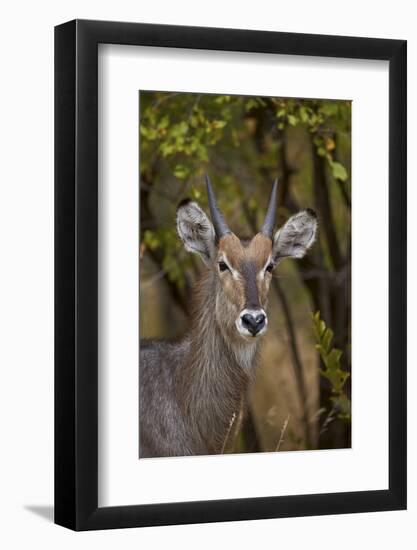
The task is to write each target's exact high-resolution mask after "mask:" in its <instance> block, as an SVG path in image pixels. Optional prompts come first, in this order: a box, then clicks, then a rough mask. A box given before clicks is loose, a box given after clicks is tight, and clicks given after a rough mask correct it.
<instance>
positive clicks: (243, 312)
mask: <svg viewBox="0 0 417 550" xmlns="http://www.w3.org/2000/svg"><path fill="white" fill-rule="evenodd" d="M273 195H274V196H275V194H274V193H273ZM215 216H216V212H215V211H214V212H213V210H212V218H213V217H214V219H213V222H215ZM272 223H273V222H272ZM222 224H224V225H222ZM215 227H216V228H215ZM215 227H214V226H213V224H212V223H211V222H210V220H209V218H208V217H207V216H206V214H205V213H204V211H203V210H202V209H201V208H200V207H199V206H198V204H197V203H195V202H191V201H184V202H183V203H181V204H180V206H179V207H178V210H177V230H178V234H179V236H180V238H181V239H182V241H183V242H184V245H185V248H186V249H187V250H189V251H190V252H196V253H198V254H199V255H200V256H201V257H202V259H203V261H204V262H205V263H206V265H208V266H209V267H210V268H211V269H212V270H213V271H214V273H215V276H216V278H217V285H216V288H217V292H216V295H215V296H213V304H215V307H216V317H217V321H218V323H219V324H221V325H224V326H225V327H228V328H230V327H233V330H235V331H237V332H236V333H235V334H237V335H239V336H240V337H242V338H244V339H245V340H250V341H253V339H254V338H256V337H259V336H261V335H263V334H264V333H265V332H266V329H267V326H268V317H267V313H266V306H267V299H268V292H269V287H270V284H271V278H272V272H273V270H274V269H275V267H276V266H277V265H278V263H279V262H280V260H281V259H283V258H286V257H294V258H301V257H303V256H304V254H305V253H306V251H307V249H308V248H309V247H310V246H311V245H312V244H313V242H314V239H315V235H316V230H317V220H316V215H315V213H314V212H313V211H312V210H304V211H302V212H299V213H298V214H296V215H294V216H292V217H291V218H290V219H289V220H288V221H287V223H286V224H285V225H284V226H283V227H282V228H281V229H279V230H278V231H276V232H275V233H273V232H272V226H271V230H270V231H269V230H268V231H267V232H266V231H261V232H260V233H257V234H256V235H255V236H254V237H253V238H252V239H251V240H250V241H242V240H240V239H239V238H238V237H237V236H236V235H235V234H234V233H232V232H231V231H230V230H229V229H228V227H227V226H226V225H225V223H224V220H223V219H221V220H220V226H219V222H218V223H217V224H216V225H215ZM219 227H220V228H219ZM264 228H265V224H264ZM264 228H263V229H264ZM216 229H217V230H216ZM219 233H220V234H219Z"/></svg>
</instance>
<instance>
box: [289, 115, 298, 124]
mask: <svg viewBox="0 0 417 550" xmlns="http://www.w3.org/2000/svg"><path fill="white" fill-rule="evenodd" d="M287 120H288V123H289V124H291V126H297V124H298V118H297V117H296V116H294V115H288V116H287Z"/></svg>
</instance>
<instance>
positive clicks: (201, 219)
mask: <svg viewBox="0 0 417 550" xmlns="http://www.w3.org/2000/svg"><path fill="white" fill-rule="evenodd" d="M177 232H178V236H179V237H180V239H181V240H182V242H183V243H184V246H185V249H186V250H188V251H189V252H194V253H196V254H199V255H200V256H201V257H202V259H203V260H204V262H205V263H208V262H209V260H210V259H211V258H213V257H214V246H215V245H214V239H215V236H214V229H213V225H212V223H211V222H210V220H209V219H208V217H207V215H206V214H205V212H204V211H203V210H202V209H201V208H200V206H199V205H198V204H197V203H196V202H194V201H191V200H190V199H185V200H183V201H181V202H180V204H179V205H178V208H177Z"/></svg>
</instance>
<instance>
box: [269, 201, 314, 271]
mask: <svg viewBox="0 0 417 550" xmlns="http://www.w3.org/2000/svg"><path fill="white" fill-rule="evenodd" d="M316 233H317V215H316V213H315V212H314V210H311V209H310V208H309V209H307V210H302V211H301V212H298V213H297V214H295V215H294V216H291V218H290V219H289V220H288V221H287V222H286V223H285V225H284V226H283V227H281V229H279V230H278V231H277V232H276V233H275V236H274V242H273V258H274V261H275V262H277V261H279V260H280V259H283V258H287V257H292V258H302V257H303V256H304V255H305V254H306V252H307V250H308V249H309V248H310V247H311V246H312V244H313V243H314V241H315V239H316Z"/></svg>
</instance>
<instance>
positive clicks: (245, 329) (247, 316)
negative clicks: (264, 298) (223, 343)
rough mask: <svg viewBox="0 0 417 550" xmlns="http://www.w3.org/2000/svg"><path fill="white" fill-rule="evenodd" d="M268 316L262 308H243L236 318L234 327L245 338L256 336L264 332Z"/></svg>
mask: <svg viewBox="0 0 417 550" xmlns="http://www.w3.org/2000/svg"><path fill="white" fill-rule="evenodd" d="M267 327H268V317H267V316H266V313H265V311H264V310H263V309H259V310H250V309H244V310H243V311H242V312H241V313H240V315H239V317H238V318H237V319H236V328H237V330H238V332H239V334H240V335H241V336H243V337H244V338H245V339H253V338H258V337H259V336H262V335H263V334H265V332H266V330H267Z"/></svg>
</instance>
